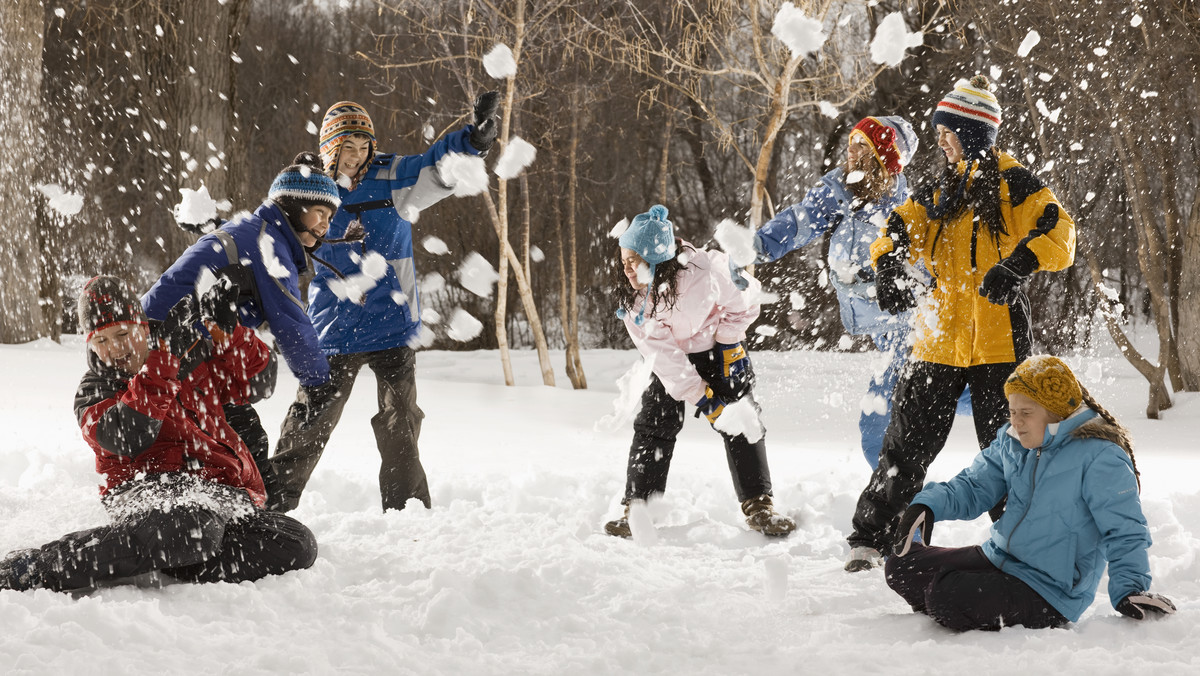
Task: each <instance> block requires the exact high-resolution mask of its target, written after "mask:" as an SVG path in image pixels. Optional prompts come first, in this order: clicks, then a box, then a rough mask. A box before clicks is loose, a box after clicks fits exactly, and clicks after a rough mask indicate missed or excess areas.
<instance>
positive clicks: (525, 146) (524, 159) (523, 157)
mask: <svg viewBox="0 0 1200 676" xmlns="http://www.w3.org/2000/svg"><path fill="white" fill-rule="evenodd" d="M535 157H537V148H534V147H533V144H531V143H530V142H529V141H526V140H525V139H523V138H521V137H520V136H514V137H512V138H511V139H509V141H508V144H507V145H505V146H504V153H503V154H502V155H500V159H499V160H498V161H497V162H496V168H495V169H494V170H493V171H495V172H496V175H497V176H499V177H500V178H502V179H504V180H505V181H507V180H509V179H513V178H516V177H517V176H519V175H520V174H521V172H522V171H525V167H528V166H529V165H530V164H532V163H533V158H535Z"/></svg>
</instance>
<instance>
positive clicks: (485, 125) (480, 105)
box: [470, 92, 500, 153]
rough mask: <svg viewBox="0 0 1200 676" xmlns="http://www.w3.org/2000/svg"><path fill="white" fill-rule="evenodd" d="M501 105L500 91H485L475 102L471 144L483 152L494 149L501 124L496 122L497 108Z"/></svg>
mask: <svg viewBox="0 0 1200 676" xmlns="http://www.w3.org/2000/svg"><path fill="white" fill-rule="evenodd" d="M499 107H500V92H484V93H482V94H480V95H479V96H478V97H477V98H476V99H475V103H474V104H473V109H474V114H475V128H474V129H472V130H471V138H470V141H471V145H472V146H474V147H475V149H476V150H478V151H479V152H481V153H486V152H487V151H489V150H491V149H492V144H493V143H495V142H496V136H497V135H498V134H499V133H500V125H499V124H497V122H496V110H497V109H498V108H499Z"/></svg>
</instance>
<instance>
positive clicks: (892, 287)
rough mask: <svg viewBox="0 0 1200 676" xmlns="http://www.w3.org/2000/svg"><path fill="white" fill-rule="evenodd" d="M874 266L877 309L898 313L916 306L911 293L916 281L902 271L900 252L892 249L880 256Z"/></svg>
mask: <svg viewBox="0 0 1200 676" xmlns="http://www.w3.org/2000/svg"><path fill="white" fill-rule="evenodd" d="M875 267H876V269H875V300H876V302H878V303H879V309H881V310H883V311H884V312H888V313H890V314H894V315H898V314H900V313H902V312H907V311H908V310H911V309H913V308H915V307H916V306H917V297H916V294H914V293H913V287H914V286H915V285H916V281H915V280H914V279H912V278H911V277H909V276H908V273H907V272H905V271H904V259H903V258H902V257H901V256H900V254H898V253H896V252H895V251H893V252H891V253H886V254H884V255H882V256H880V257H879V260H878V261H877V262H876V263H875Z"/></svg>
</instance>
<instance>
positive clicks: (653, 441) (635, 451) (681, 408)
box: [622, 348, 771, 504]
mask: <svg viewBox="0 0 1200 676" xmlns="http://www.w3.org/2000/svg"><path fill="white" fill-rule="evenodd" d="M688 359H689V360H690V361H691V362H692V364H693V365H694V366H695V367H696V371H697V372H698V373H699V374H700V377H701V378H702V379H704V381H705V382H706V383H708V386H709V387H711V388H712V389H713V392H714V393H715V394H716V396H717V397H718V398H720V399H721V400H722V401H724V402H726V403H732V402H735V401H738V400H740V399H742V398H743V397H751V396H753V392H752V390H753V386H754V368H753V366H752V365H750V364H747V366H746V371H745V373H744V375H743V376H742V377H740V378H738V379H736V380H729V379H726V378H725V377H724V374H723V367H724V362H723V360H722V356H721V353H720V352H719V351H717V350H716V348H714V349H712V350H710V351H708V352H697V353H695V354H689V355H688ZM747 361H749V360H748V359H747ZM689 403H691V402H689ZM687 408H688V406H687V404H685V403H684V402H682V401H677V400H675V399H673V398H672V397H671V395H669V394H667V390H666V388H665V387H663V384H662V381H661V380H659V379H658V376H651V378H650V385H649V386H648V387H647V388H646V391H645V392H643V393H642V409H641V411H639V412H638V415H637V418H636V419H634V421H633V444H632V445H631V446H630V448H629V465H628V468H627V471H626V481H625V499H624V500H622V502H623V503H625V504H629V501H630V500H645V499H646V498H648V497H650V496H651V495H656V494H660V493H662V492H664V491H665V490H666V488H667V471H668V470H670V468H671V456H672V455H673V454H674V451H675V439H676V437H677V436H678V435H679V431H680V430H682V429H683V417H684V414H685V412H686V409H687ZM720 434H721V439H722V440H723V441H724V442H725V456H726V458H727V459H728V461H729V473H730V474H731V475H732V476H733V487H734V490H735V491H736V492H737V497H738V500H739V501H741V502H745V501H746V500H749V499H750V498H754V497H758V496H759V495H763V494H766V495H770V494H771V470H770V468H769V467H767V444H766V441H765V440H764V439H765V437H764V439H759V440H758V441H757V442H755V443H753V444H752V443H750V441H749V440H748V439H747V438H746V436H745V435H742V434H739V435H738V436H736V437H731V436H729V435H728V434H725V433H724V432H720Z"/></svg>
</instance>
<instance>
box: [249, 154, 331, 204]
mask: <svg viewBox="0 0 1200 676" xmlns="http://www.w3.org/2000/svg"><path fill="white" fill-rule="evenodd" d="M281 197H290V198H292V199H293V200H296V201H298V202H300V203H306V202H311V203H313V204H324V205H326V206H328V207H329V208H330V209H333V210H334V211H337V208H338V206H339V205H340V204H341V203H342V198H341V196H339V195H338V187H337V184H336V183H334V182H333V179H332V178H329V177H328V176H326V175H325V174H324V173H322V172H321V171H320V170H319V169H314V168H313V167H311V166H308V165H306V164H293V165H291V166H290V167H287V168H285V169H284V170H283V171H281V172H279V175H278V176H276V177H275V180H274V181H273V182H272V183H271V189H270V190H268V191H267V198H268V199H270V200H272V201H275V202H276V203H278V201H279V200H278V198H281Z"/></svg>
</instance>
